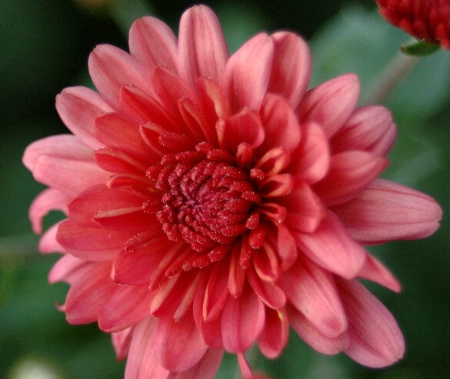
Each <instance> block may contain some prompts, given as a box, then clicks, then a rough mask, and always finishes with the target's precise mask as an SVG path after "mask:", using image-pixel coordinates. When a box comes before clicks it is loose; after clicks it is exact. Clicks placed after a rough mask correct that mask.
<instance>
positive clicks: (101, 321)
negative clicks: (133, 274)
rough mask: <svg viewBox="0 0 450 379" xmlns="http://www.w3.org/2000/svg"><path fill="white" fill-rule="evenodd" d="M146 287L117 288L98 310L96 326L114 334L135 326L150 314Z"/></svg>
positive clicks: (148, 295)
mask: <svg viewBox="0 0 450 379" xmlns="http://www.w3.org/2000/svg"><path fill="white" fill-rule="evenodd" d="M149 302H150V291H149V289H148V286H145V285H144V286H118V287H117V290H116V291H115V293H114V294H113V295H112V297H111V299H109V300H108V301H107V303H106V304H105V305H104V306H103V307H102V308H101V309H100V311H99V314H98V325H99V327H100V329H101V330H103V331H105V332H108V333H114V332H118V331H120V330H123V329H126V328H128V327H130V326H133V325H135V324H137V323H138V322H139V321H140V320H142V319H143V318H145V317H147V316H148V315H149V313H150V310H149V306H148V304H149Z"/></svg>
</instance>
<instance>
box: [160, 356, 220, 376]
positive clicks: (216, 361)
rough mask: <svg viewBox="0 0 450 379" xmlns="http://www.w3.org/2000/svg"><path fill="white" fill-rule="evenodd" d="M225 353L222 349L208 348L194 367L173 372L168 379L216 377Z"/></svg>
mask: <svg viewBox="0 0 450 379" xmlns="http://www.w3.org/2000/svg"><path fill="white" fill-rule="evenodd" d="M223 353H224V351H223V350H222V349H208V350H207V351H206V353H205V355H204V356H203V358H202V359H201V360H200V361H199V362H198V363H197V364H196V365H195V366H194V367H192V368H190V369H189V370H187V371H183V372H176V373H175V372H172V373H170V375H169V377H168V379H200V378H201V379H214V377H215V375H216V373H217V371H218V370H219V367H220V363H221V362H222V357H223Z"/></svg>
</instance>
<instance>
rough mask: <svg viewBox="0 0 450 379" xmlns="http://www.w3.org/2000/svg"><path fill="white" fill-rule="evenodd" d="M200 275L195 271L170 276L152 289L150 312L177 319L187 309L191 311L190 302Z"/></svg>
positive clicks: (156, 315)
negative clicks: (156, 287) (159, 285)
mask: <svg viewBox="0 0 450 379" xmlns="http://www.w3.org/2000/svg"><path fill="white" fill-rule="evenodd" d="M199 278H200V275H199V274H198V272H197V271H192V272H189V273H183V274H178V275H175V276H173V277H171V278H170V279H169V280H168V281H166V282H165V283H164V284H163V285H162V286H161V287H159V288H158V289H156V290H154V295H153V296H152V299H151V301H150V313H151V314H152V315H153V316H155V317H159V318H162V317H171V318H173V319H174V320H175V321H179V320H180V319H181V318H182V317H183V316H184V315H185V314H186V312H187V311H192V307H191V306H192V302H193V301H194V294H195V291H196V289H197V283H198V280H199Z"/></svg>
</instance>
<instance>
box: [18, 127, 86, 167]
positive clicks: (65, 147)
mask: <svg viewBox="0 0 450 379" xmlns="http://www.w3.org/2000/svg"><path fill="white" fill-rule="evenodd" d="M44 156H50V157H54V158H61V159H66V160H78V161H86V162H88V161H92V157H93V151H92V150H91V149H90V148H88V147H86V145H84V144H83V143H82V142H81V141H80V140H79V139H78V138H77V137H75V136H73V135H70V134H62V135H56V136H51V137H46V138H42V139H40V140H37V141H35V142H33V143H31V144H30V145H29V146H28V147H27V148H26V150H25V153H24V155H23V164H24V165H25V167H26V168H28V170H30V171H33V170H34V169H35V167H36V164H37V161H38V160H39V159H40V158H41V157H44Z"/></svg>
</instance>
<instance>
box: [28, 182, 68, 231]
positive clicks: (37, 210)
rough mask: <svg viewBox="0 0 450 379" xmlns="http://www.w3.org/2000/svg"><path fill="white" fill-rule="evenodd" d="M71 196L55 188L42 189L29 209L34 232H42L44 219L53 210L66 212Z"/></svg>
mask: <svg viewBox="0 0 450 379" xmlns="http://www.w3.org/2000/svg"><path fill="white" fill-rule="evenodd" d="M69 199H70V198H69V196H67V195H66V194H65V193H63V192H61V191H58V190H56V189H54V188H47V189H45V190H44V191H42V192H41V193H40V194H39V195H38V196H37V197H36V198H35V199H34V200H33V202H32V203H31V206H30V209H29V211H28V216H29V217H30V220H31V224H32V226H33V232H35V233H41V232H42V219H43V217H44V216H45V215H47V214H48V213H49V212H50V211H52V210H60V211H63V212H66V211H67V210H66V208H67V203H68V201H69Z"/></svg>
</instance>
